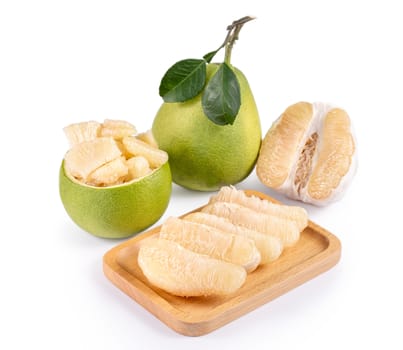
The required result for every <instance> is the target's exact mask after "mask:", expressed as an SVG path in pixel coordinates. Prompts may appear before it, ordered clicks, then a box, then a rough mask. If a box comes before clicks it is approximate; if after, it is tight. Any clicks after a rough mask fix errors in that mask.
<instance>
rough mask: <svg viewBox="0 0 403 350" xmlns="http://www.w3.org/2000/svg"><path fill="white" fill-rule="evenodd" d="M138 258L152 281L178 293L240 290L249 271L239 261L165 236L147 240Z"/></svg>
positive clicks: (202, 293)
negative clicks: (217, 256) (205, 252)
mask: <svg viewBox="0 0 403 350" xmlns="http://www.w3.org/2000/svg"><path fill="white" fill-rule="evenodd" d="M137 261H138V264H139V266H140V268H141V270H142V271H143V273H144V275H145V276H146V278H147V279H148V281H149V282H150V283H151V284H152V285H154V286H156V287H158V288H161V289H163V290H165V291H167V292H168V293H171V294H174V295H178V296H185V297H191V296H209V295H226V294H230V293H233V292H235V291H236V290H238V289H239V288H240V287H241V286H242V285H243V284H244V283H245V279H246V271H245V269H244V268H242V267H241V266H239V265H235V264H231V263H228V262H225V261H223V260H218V259H214V258H211V257H209V256H206V255H202V254H198V253H195V252H192V251H190V250H188V249H186V248H184V247H183V246H181V245H180V244H178V243H176V242H173V241H169V240H166V239H162V238H158V239H147V240H144V241H143V242H142V244H141V246H140V249H139V254H138V259H137Z"/></svg>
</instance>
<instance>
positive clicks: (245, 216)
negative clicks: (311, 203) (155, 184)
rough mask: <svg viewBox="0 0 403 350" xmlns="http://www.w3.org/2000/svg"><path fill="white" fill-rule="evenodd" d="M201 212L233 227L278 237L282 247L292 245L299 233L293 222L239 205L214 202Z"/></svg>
mask: <svg viewBox="0 0 403 350" xmlns="http://www.w3.org/2000/svg"><path fill="white" fill-rule="evenodd" d="M201 211H202V212H204V213H208V214H213V215H217V216H221V217H224V218H226V219H228V220H230V221H231V222H232V223H233V224H235V225H240V226H243V227H247V228H249V229H252V230H256V231H259V232H263V233H266V234H269V235H273V236H275V237H278V238H280V239H281V241H282V243H283V246H284V247H289V246H292V245H294V244H295V243H296V242H297V241H298V239H299V236H300V231H299V229H298V226H297V224H296V223H295V222H293V221H289V220H286V219H282V218H277V217H274V216H271V215H267V214H264V213H258V212H256V211H254V210H252V209H249V208H247V207H244V206H241V205H239V204H235V203H226V202H216V203H212V204H209V205H207V206H205V207H203V208H202V210H201Z"/></svg>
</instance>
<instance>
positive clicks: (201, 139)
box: [152, 64, 262, 191]
mask: <svg viewBox="0 0 403 350" xmlns="http://www.w3.org/2000/svg"><path fill="white" fill-rule="evenodd" d="M217 69H218V65H217V64H209V65H207V82H208V81H209V80H210V78H211V77H212V76H213V74H214V73H215V72H216V71H217ZM232 69H233V70H234V73H235V75H236V77H237V78H238V81H239V85H240V92H241V106H240V109H239V112H238V115H237V117H236V119H235V122H234V123H233V124H232V125H224V126H221V125H217V124H214V123H213V122H212V121H211V120H209V119H208V118H207V117H206V115H205V114H204V112H203V109H202V105H201V97H202V93H200V94H199V95H197V96H196V97H194V98H192V99H190V100H188V101H185V102H180V103H163V104H162V106H161V107H160V109H159V110H158V112H157V115H156V116H155V119H154V122H153V125H152V132H153V135H154V137H155V139H156V141H157V143H158V146H159V148H160V149H162V150H164V151H166V152H167V153H168V154H169V163H170V167H171V172H172V179H173V181H174V182H175V183H176V184H178V185H181V186H183V187H186V188H189V189H193V190H199V191H214V190H217V189H219V188H220V187H221V186H224V185H230V184H236V183H238V182H240V181H242V180H243V179H245V178H246V177H247V176H248V175H249V174H250V173H251V171H252V170H253V168H254V166H255V163H256V159H257V156H258V153H259V149H260V143H261V138H262V132H261V126H260V119H259V113H258V110H257V106H256V103H255V99H254V97H253V94H252V91H251V89H250V87H249V84H248V81H247V79H246V77H245V76H244V74H243V73H242V72H241V71H240V70H238V69H236V68H234V67H232Z"/></svg>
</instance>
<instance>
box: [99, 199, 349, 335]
mask: <svg viewBox="0 0 403 350" xmlns="http://www.w3.org/2000/svg"><path fill="white" fill-rule="evenodd" d="M245 193H246V194H247V195H255V196H257V197H260V198H264V199H268V200H270V201H272V202H277V201H275V200H274V199H272V198H270V197H269V196H267V195H265V194H263V193H260V192H256V191H245ZM198 210H200V208H199V209H196V210H195V211H198ZM159 230H160V227H156V228H153V229H151V230H149V231H147V232H145V233H142V234H140V235H137V236H135V237H133V238H131V239H129V240H127V241H125V242H124V243H121V244H119V245H117V246H116V247H114V248H112V249H111V250H109V251H108V252H107V253H106V254H105V255H104V259H103V269H104V273H105V275H106V277H107V278H108V279H109V280H110V281H111V282H112V283H113V284H115V285H116V286H117V287H118V288H120V289H121V290H122V291H123V292H124V293H126V294H127V295H128V296H130V297H131V298H133V299H134V300H135V301H137V302H138V303H139V304H140V305H142V306H143V307H144V308H145V309H147V310H148V311H150V312H151V313H152V314H153V315H154V316H156V317H157V318H158V319H160V320H161V321H162V322H164V323H165V324H166V325H168V326H169V327H171V328H172V329H173V330H175V331H176V332H178V333H181V334H184V335H187V336H200V335H203V334H206V333H209V332H211V331H213V330H215V329H217V328H219V327H221V326H223V325H225V324H227V323H229V322H231V321H233V320H235V319H237V318H238V317H240V316H242V315H244V314H246V313H248V312H250V311H252V310H254V309H256V308H257V307H259V306H261V305H263V304H265V303H267V302H269V301H270V300H273V299H274V298H276V297H278V296H280V295H282V294H284V293H286V292H287V291H289V290H291V289H293V288H295V287H297V286H299V285H301V284H302V283H304V282H306V281H308V280H310V279H312V278H313V277H315V276H317V275H319V274H320V273H322V272H325V271H326V270H328V269H330V268H331V267H333V266H334V265H335V264H336V263H337V262H338V261H339V259H340V252H341V245H340V241H339V240H338V239H337V237H335V236H334V235H332V234H331V233H330V232H328V231H326V230H325V229H323V228H321V227H320V226H318V225H316V224H315V223H313V222H311V221H310V222H309V225H308V227H307V228H306V229H305V230H304V231H303V232H302V233H301V237H300V239H299V241H298V243H297V244H296V245H295V246H293V247H291V248H287V249H285V250H284V251H283V253H282V255H281V256H280V258H278V259H277V260H276V261H274V262H272V263H270V264H267V265H264V266H260V267H259V268H258V269H256V270H255V271H254V272H252V273H250V274H249V275H248V277H247V280H246V282H245V284H244V285H243V286H242V288H241V289H239V290H238V291H237V292H236V293H234V294H231V295H229V296H225V297H192V298H183V297H176V296H173V295H171V294H169V293H166V292H164V291H163V290H161V289H159V288H156V287H154V286H152V285H150V284H149V283H148V281H147V279H146V277H145V276H144V275H143V273H142V271H141V269H140V267H139V266H138V264H137V254H138V248H139V242H141V241H142V240H143V239H145V238H147V237H150V236H152V235H156V234H158V232H159Z"/></svg>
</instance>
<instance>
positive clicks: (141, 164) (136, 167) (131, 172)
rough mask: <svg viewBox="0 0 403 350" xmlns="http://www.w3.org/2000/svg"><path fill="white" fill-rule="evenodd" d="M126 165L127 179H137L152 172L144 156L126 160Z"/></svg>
mask: <svg viewBox="0 0 403 350" xmlns="http://www.w3.org/2000/svg"><path fill="white" fill-rule="evenodd" d="M126 165H127V167H128V180H132V179H138V178H140V177H143V176H146V175H148V174H150V173H151V172H152V170H151V168H150V165H149V164H148V161H147V159H146V158H144V157H142V156H136V157H132V158H130V159H128V160H127V161H126Z"/></svg>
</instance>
